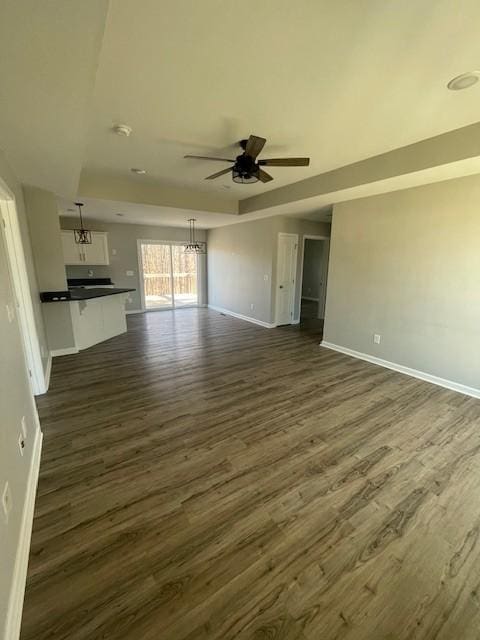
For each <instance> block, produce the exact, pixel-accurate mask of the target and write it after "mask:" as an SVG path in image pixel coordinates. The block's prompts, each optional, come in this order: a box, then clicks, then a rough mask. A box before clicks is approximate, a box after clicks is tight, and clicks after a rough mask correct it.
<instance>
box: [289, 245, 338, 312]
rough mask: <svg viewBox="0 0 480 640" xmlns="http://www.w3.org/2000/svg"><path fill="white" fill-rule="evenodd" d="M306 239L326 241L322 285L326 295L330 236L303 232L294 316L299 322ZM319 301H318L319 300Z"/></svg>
mask: <svg viewBox="0 0 480 640" xmlns="http://www.w3.org/2000/svg"><path fill="white" fill-rule="evenodd" d="M306 240H323V241H324V242H326V246H327V260H326V265H325V266H326V268H325V287H324V299H326V297H327V285H328V262H329V258H330V236H314V235H309V234H305V235H304V236H303V242H302V258H301V262H300V295H299V299H298V305H297V309H296V317H297V318H298V322H300V313H301V310H302V288H303V266H304V264H305V241H306ZM319 302H320V301H319Z"/></svg>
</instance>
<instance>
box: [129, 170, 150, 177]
mask: <svg viewBox="0 0 480 640" xmlns="http://www.w3.org/2000/svg"><path fill="white" fill-rule="evenodd" d="M130 171H131V172H132V173H136V174H138V175H139V176H143V175H145V174H146V173H147V172H146V170H145V169H135V168H133V169H130Z"/></svg>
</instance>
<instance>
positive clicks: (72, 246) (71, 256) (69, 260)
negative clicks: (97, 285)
mask: <svg viewBox="0 0 480 640" xmlns="http://www.w3.org/2000/svg"><path fill="white" fill-rule="evenodd" d="M62 248H63V258H64V262H65V264H84V265H85V264H91V265H96V264H110V261H109V256H108V239H107V234H106V233H105V232H103V231H92V244H77V243H76V242H75V236H74V233H73V231H62Z"/></svg>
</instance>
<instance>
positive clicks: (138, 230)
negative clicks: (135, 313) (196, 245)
mask: <svg viewBox="0 0 480 640" xmlns="http://www.w3.org/2000/svg"><path fill="white" fill-rule="evenodd" d="M86 223H87V225H88V226H89V228H90V229H92V230H93V231H107V232H108V250H109V253H110V265H109V266H92V267H89V266H88V265H87V266H81V265H79V266H70V267H67V276H68V277H69V278H87V277H88V271H89V269H91V270H92V271H93V274H94V277H98V278H102V277H111V278H112V281H113V282H114V283H115V285H116V286H117V287H126V288H133V289H136V291H134V292H133V293H131V294H130V298H131V302H128V303H127V305H126V308H127V310H139V309H141V299H140V287H141V284H140V280H139V277H138V251H137V240H165V241H172V242H179V241H184V240H186V239H187V238H188V229H183V228H179V227H159V226H146V225H136V224H115V223H114V224H109V223H104V222H96V221H88V220H87V221H86ZM60 225H61V227H62V228H63V229H75V228H76V227H77V226H78V224H77V219H75V218H67V217H64V218H61V219H60ZM196 235H197V239H198V240H200V241H204V240H206V232H205V231H202V230H198V231H197V234H196ZM113 252H115V254H113ZM198 270H199V283H200V287H199V296H198V297H199V304H206V303H207V274H206V257H205V256H199V264H198ZM127 271H133V272H134V275H133V276H127V275H126V272H127Z"/></svg>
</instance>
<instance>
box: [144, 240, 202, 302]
mask: <svg viewBox="0 0 480 640" xmlns="http://www.w3.org/2000/svg"><path fill="white" fill-rule="evenodd" d="M138 259H139V267H140V276H141V277H140V282H141V289H142V290H141V296H142V308H143V309H144V310H145V311H161V310H164V309H178V308H181V307H195V306H197V305H198V256H197V255H196V254H194V253H185V251H184V246H183V244H177V243H174V242H154V241H152V240H148V241H147V240H139V241H138Z"/></svg>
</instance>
